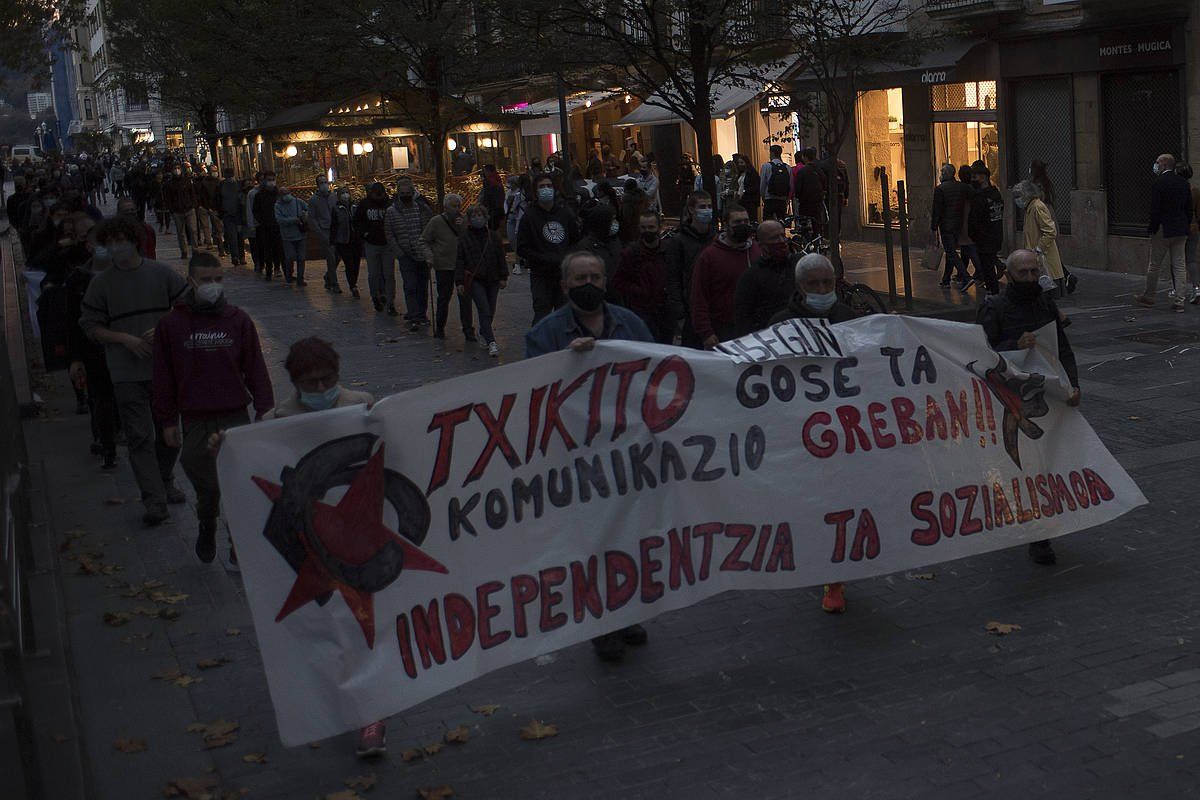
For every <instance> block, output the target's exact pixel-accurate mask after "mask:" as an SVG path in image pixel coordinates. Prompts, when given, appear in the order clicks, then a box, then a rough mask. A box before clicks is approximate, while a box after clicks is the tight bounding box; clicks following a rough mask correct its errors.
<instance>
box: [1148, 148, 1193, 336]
mask: <svg viewBox="0 0 1200 800" xmlns="http://www.w3.org/2000/svg"><path fill="white" fill-rule="evenodd" d="M1154 174H1155V175H1157V176H1158V177H1157V178H1156V179H1155V181H1154V185H1153V186H1152V187H1151V190H1150V228H1149V233H1150V264H1149V266H1148V267H1147V269H1146V291H1145V293H1143V294H1141V295H1139V296H1137V297H1135V298H1133V301H1134V302H1135V303H1137V304H1138V305H1140V306H1146V307H1147V308H1149V307H1151V306H1153V305H1154V296H1155V295H1156V294H1158V273H1159V270H1160V269H1161V268H1162V265H1163V262H1165V261H1166V260H1167V258H1170V259H1171V282H1172V284H1173V288H1172V291H1171V295H1170V297H1171V310H1172V311H1175V312H1177V313H1182V312H1183V311H1184V310H1185V309H1186V306H1185V305H1184V303H1185V302H1186V301H1187V294H1188V292H1187V290H1188V287H1189V284H1188V277H1187V238H1188V228H1189V226H1190V225H1191V223H1192V219H1193V218H1194V216H1193V215H1194V213H1195V209H1194V208H1192V189H1191V186H1190V185H1189V184H1188V182H1187V180H1186V179H1185V178H1184V177H1183V176H1181V175H1179V174H1177V173H1176V172H1175V157H1174V156H1173V155H1171V154H1170V153H1163V154H1162V155H1161V156H1159V157H1158V159H1157V160H1155V162H1154Z"/></svg>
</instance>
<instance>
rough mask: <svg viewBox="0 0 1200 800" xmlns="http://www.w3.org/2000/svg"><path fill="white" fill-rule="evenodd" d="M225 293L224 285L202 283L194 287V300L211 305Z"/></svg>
mask: <svg viewBox="0 0 1200 800" xmlns="http://www.w3.org/2000/svg"><path fill="white" fill-rule="evenodd" d="M224 294H225V287H224V285H222V284H220V283H202V284H200V285H199V286H197V287H196V300H198V301H199V302H200V303H202V304H204V305H206V306H211V305H212V304H214V303H216V302H217V301H218V300H220V299H221V297H222V296H223V295H224Z"/></svg>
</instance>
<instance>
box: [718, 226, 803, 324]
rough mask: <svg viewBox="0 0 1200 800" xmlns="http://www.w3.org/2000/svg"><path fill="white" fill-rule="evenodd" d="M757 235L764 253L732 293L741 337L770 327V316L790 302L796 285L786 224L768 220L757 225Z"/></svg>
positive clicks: (742, 275) (735, 318) (735, 316)
mask: <svg viewBox="0 0 1200 800" xmlns="http://www.w3.org/2000/svg"><path fill="white" fill-rule="evenodd" d="M757 238H758V246H759V248H761V249H762V256H761V257H759V259H758V260H757V261H756V262H754V265H753V266H752V267H751V268H750V269H748V270H746V271H745V272H743V273H742V274H741V276H740V277H738V281H737V288H736V289H734V292H733V320H734V329H735V331H736V335H738V336H745V335H746V334H748V333H754V332H755V331H760V330H762V329H763V328H765V327H767V323H768V321H769V320H770V319H771V317H773V316H774V315H775V313H776V312H778V311H779V310H781V309H782V308H784V307H785V306H786V305H787V304H788V300H790V299H791V297H792V293H793V292H794V291H795V288H796V287H795V276H794V274H793V269H792V264H793V263H794V259H793V258H792V255H791V250H790V249H789V247H788V240H787V234H786V233H785V231H784V229H783V225H782V224H781V223H779V222H777V221H776V220H773V219H769V220H767V221H766V222H764V223H762V224H761V225H759V226H758V233H757Z"/></svg>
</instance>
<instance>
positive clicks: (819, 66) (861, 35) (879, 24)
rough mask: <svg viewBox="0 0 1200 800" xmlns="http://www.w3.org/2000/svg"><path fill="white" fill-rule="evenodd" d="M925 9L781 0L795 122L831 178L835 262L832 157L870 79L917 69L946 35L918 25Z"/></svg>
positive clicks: (888, 2) (872, 1)
mask: <svg viewBox="0 0 1200 800" xmlns="http://www.w3.org/2000/svg"><path fill="white" fill-rule="evenodd" d="M923 6H924V3H922V2H916V1H915V0H784V3H783V5H781V6H780V11H779V13H780V14H781V25H783V26H785V27H786V29H787V30H789V31H790V32H791V35H792V41H793V43H794V52H795V54H796V57H797V61H798V64H799V68H798V69H797V70H796V72H795V76H796V78H797V79H798V80H799V82H800V85H802V86H803V87H805V88H806V89H807V90H808V91H806V92H804V93H801V94H799V95H795V96H793V101H794V103H795V108H796V109H797V111H798V116H799V118H800V119H802V120H804V121H805V122H806V123H808V124H809V125H811V126H812V127H814V128H815V129H816V133H817V139H818V141H819V142H820V145H821V155H822V157H824V159H825V162H824V165H825V170H826V172H827V173H828V174H829V176H830V178H831V179H830V180H829V181H828V192H829V193H828V195H827V198H826V204H827V206H828V208H829V212H830V213H829V216H830V220H829V235H830V239H831V252H832V253H833V254H834V256H833V257H834V259H835V261H838V262H839V264H840V259H839V258H838V252H839V243H840V239H841V200H840V197H839V196H838V191H839V190H838V180H837V179H836V175H837V172H838V166H837V155H838V153H839V152H841V149H842V146H843V145H844V144H845V143H846V139H847V137H848V136H849V135H850V133H851V132H852V131H853V130H854V125H855V110H856V109H857V107H858V101H859V98H860V97H861V96H862V94H863V92H864V91H865V90H866V89H865V87H868V86H871V85H873V84H870V83H869V81H868V79H869V78H871V77H873V76H874V77H876V78H877V77H878V76H879V75H880V74H886V73H887V72H889V71H891V70H895V69H898V68H901V67H903V66H905V65H912V64H916V63H918V62H919V61H920V59H921V57H922V56H923V55H924V54H925V53H927V52H928V51H929V50H931V49H932V48H934V47H936V46H937V45H938V44H939V42H940V41H941V40H942V38H943V37H944V35H945V34H944V32H942V31H939V30H937V29H934V28H931V27H928V26H927V25H926V24H924V23H923V21H922V20H923V18H922V16H921V15H920V11H921V9H922V8H923Z"/></svg>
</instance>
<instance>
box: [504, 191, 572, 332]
mask: <svg viewBox="0 0 1200 800" xmlns="http://www.w3.org/2000/svg"><path fill="white" fill-rule="evenodd" d="M534 192H535V194H536V196H537V200H536V202H534V203H533V204H531V205H530V206H528V207H527V208H526V209H525V214H524V216H522V217H521V225H520V227H519V228H518V229H517V258H519V259H521V260H522V261H524V263H525V265H526V266H528V267H529V293H530V296H531V298H532V300H533V322H534V324H535V325H536V324H537V323H538V322H539V321H541V320H542V319H544V318H545V317H546V316H547V315H549V314H550V312H551V311H553V310H554V309H556V308H558V307H560V306H561V305H562V303H563V294H562V288H561V287H562V278H561V272H560V269H561V266H560V265H561V264H562V261H563V258H564V257H565V256H566V255H567V253H569V252H571V251H572V250H573V249H575V244H576V243H577V242H578V241H579V224H578V223H577V222H576V220H575V215H574V214H573V213H571V210H570V209H569V208H567V206H566V203H564V202H563V201H562V200H561V199H560V198H559V196H558V191H557V190H556V189H555V188H554V179H553V178H552V177H551V176H550V175H540V176H538V178H537V179H536V180H535V181H534Z"/></svg>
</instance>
